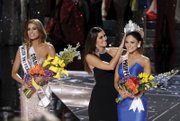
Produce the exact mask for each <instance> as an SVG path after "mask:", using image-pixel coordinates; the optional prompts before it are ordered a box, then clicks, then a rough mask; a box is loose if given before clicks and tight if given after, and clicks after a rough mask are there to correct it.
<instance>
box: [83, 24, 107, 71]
mask: <svg viewBox="0 0 180 121" xmlns="http://www.w3.org/2000/svg"><path fill="white" fill-rule="evenodd" d="M102 31H104V30H103V29H102V28H100V27H93V28H91V29H90V31H89V33H88V35H87V38H86V42H85V51H84V57H85V58H86V55H87V54H94V55H95V51H96V39H97V36H98V33H99V32H102ZM95 56H96V55H95ZM84 68H85V71H87V72H89V73H90V72H91V70H90V68H89V66H88V64H87V62H86V59H84Z"/></svg>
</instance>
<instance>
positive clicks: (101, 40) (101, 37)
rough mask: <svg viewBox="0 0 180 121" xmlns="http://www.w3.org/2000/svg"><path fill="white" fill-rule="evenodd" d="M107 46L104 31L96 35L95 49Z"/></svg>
mask: <svg viewBox="0 0 180 121" xmlns="http://www.w3.org/2000/svg"><path fill="white" fill-rule="evenodd" d="M106 46H107V36H106V34H105V32H104V31H101V32H99V33H98V36H97V39H96V47H97V48H102V47H103V48H104V47H106Z"/></svg>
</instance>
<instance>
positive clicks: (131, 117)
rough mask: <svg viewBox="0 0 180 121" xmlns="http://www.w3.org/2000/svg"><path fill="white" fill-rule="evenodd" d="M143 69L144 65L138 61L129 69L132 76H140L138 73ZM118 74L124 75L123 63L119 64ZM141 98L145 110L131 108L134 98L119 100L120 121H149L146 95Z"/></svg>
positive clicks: (121, 76)
mask: <svg viewBox="0 0 180 121" xmlns="http://www.w3.org/2000/svg"><path fill="white" fill-rule="evenodd" d="M143 71H144V69H143V67H142V66H141V65H140V64H138V63H135V64H134V65H133V66H132V67H131V68H130V69H129V73H130V75H132V76H138V74H139V73H141V72H143ZM118 74H119V76H120V78H123V77H124V74H123V68H122V64H120V65H119V69H118ZM119 96H120V95H119ZM140 99H141V101H142V104H143V106H144V110H141V111H139V110H138V109H137V108H136V110H135V111H133V110H129V108H130V106H131V103H132V101H133V98H125V99H123V100H122V101H121V102H119V103H118V104H117V110H118V121H147V101H146V98H145V96H144V95H142V96H141V98H140Z"/></svg>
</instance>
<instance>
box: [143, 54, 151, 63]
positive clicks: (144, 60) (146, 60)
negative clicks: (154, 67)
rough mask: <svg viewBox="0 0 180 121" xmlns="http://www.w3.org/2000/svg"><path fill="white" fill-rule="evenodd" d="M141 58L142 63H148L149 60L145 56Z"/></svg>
mask: <svg viewBox="0 0 180 121" xmlns="http://www.w3.org/2000/svg"><path fill="white" fill-rule="evenodd" d="M141 57H142V61H143V62H144V63H150V58H149V57H147V56H145V55H141Z"/></svg>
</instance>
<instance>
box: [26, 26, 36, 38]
mask: <svg viewBox="0 0 180 121" xmlns="http://www.w3.org/2000/svg"><path fill="white" fill-rule="evenodd" d="M27 33H28V37H29V39H30V40H35V39H38V38H39V31H38V28H37V26H36V25H35V24H33V23H29V24H28V30H27Z"/></svg>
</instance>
